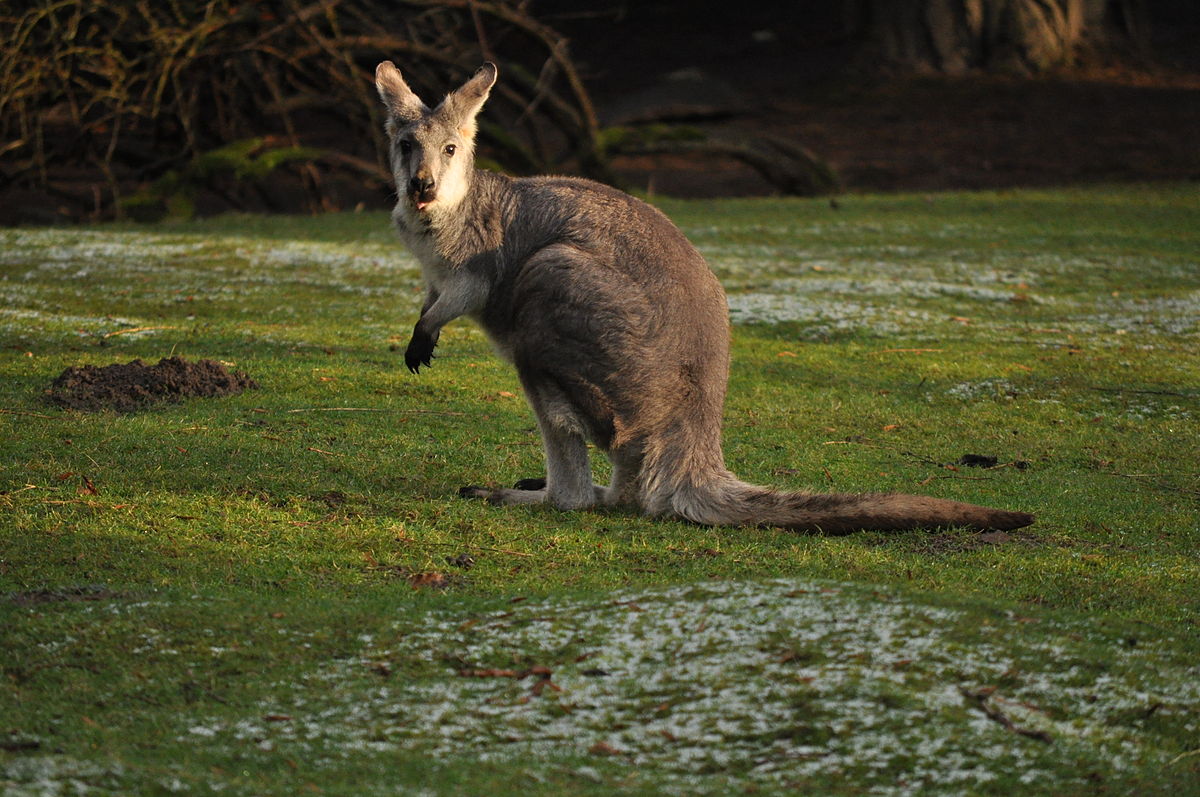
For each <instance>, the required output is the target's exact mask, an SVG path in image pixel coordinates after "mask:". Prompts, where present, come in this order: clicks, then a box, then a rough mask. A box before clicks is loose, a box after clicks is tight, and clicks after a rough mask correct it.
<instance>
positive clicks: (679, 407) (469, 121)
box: [375, 61, 1033, 533]
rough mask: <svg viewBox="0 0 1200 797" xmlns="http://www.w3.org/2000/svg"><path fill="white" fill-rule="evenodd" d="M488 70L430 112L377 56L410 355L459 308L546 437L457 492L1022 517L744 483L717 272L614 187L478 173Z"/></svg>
mask: <svg viewBox="0 0 1200 797" xmlns="http://www.w3.org/2000/svg"><path fill="white" fill-rule="evenodd" d="M495 82H496V67H495V66H494V65H493V64H490V63H488V64H484V65H483V66H482V67H481V68H480V69H479V71H478V72H476V73H475V75H474V76H473V77H472V78H471V79H470V80H468V81H467V82H466V83H465V84H463V85H462V86H461V87H460V88H459V89H457V90H456V91H454V92H453V93H451V94H450V95H449V96H447V97H446V98H445V100H443V101H442V102H441V104H439V105H438V106H437V107H436V108H433V109H432V110H431V109H430V108H429V107H428V106H426V105H425V103H423V102H422V101H421V100H420V98H418V97H417V96H416V95H415V94H414V93H413V92H412V90H411V89H410V88H409V87H408V85H407V84H406V83H405V82H404V79H403V78H402V77H401V76H400V72H399V70H397V69H396V67H395V65H394V64H392V62H390V61H385V62H383V63H382V64H380V65H379V66H378V68H377V69H376V70H375V85H376V88H377V89H378V90H379V96H380V97H381V98H382V99H383V103H384V105H385V106H386V108H387V131H388V136H389V138H390V141H391V161H392V171H393V174H394V176H395V180H396V190H397V193H398V194H399V201H398V202H397V203H396V207H395V210H394V211H393V212H392V220H393V221H394V222H395V225H396V229H397V230H398V231H399V233H400V237H401V238H402V239H403V240H404V241H405V243H406V244H407V245H408V246H409V248H410V249H411V250H412V251H413V253H414V254H415V255H416V257H417V259H418V260H419V261H420V263H421V270H422V272H423V274H424V277H425V282H426V283H427V286H428V294H427V296H426V298H425V303H424V306H423V307H422V308H421V317H420V320H418V321H417V324H416V327H415V328H414V329H413V335H412V340H411V341H410V342H409V344H408V349H407V351H406V352H405V355H404V360H405V363H406V364H407V365H408V368H409V369H410V370H411V371H412V372H413V373H417V372H418V371H419V370H420V368H421V366H422V365H425V366H428V365H429V364H430V360H431V358H432V356H433V350H434V347H435V346H436V345H437V340H438V333H439V332H440V331H441V329H442V327H443V326H445V325H446V324H447V323H448V322H450V321H451V320H453V319H455V318H458V317H459V316H462V315H467V316H470V317H471V318H473V319H475V321H477V322H478V323H479V324H480V326H482V327H483V329H484V331H485V332H486V333H487V335H488V337H489V338H490V339H491V341H492V343H493V344H494V345H495V347H496V349H497V351H499V353H500V354H501V356H503V357H504V358H505V359H507V360H509V361H510V362H512V363H513V365H515V366H516V369H517V373H518V375H519V376H520V378H521V384H522V386H523V387H524V390H525V395H526V397H527V398H528V400H529V403H530V405H531V406H532V407H533V411H534V413H535V414H536V415H537V422H538V429H539V431H540V432H541V436H542V441H543V444H544V446H545V452H546V479H545V481H544V483H543V482H541V480H525V481H523V482H520V483H518V485H517V488H514V489H497V490H491V489H485V488H482V487H468V488H464V489H463V494H464V495H469V496H476V497H480V498H486V499H487V500H489V501H491V502H493V503H499V504H533V503H543V502H546V503H550V504H552V505H554V506H556V507H559V508H561V509H580V508H584V507H589V506H594V505H597V504H620V505H629V506H634V507H638V508H640V509H641V510H642V511H644V512H646V513H648V514H651V515H663V516H671V517H679V518H684V519H686V520H690V521H693V522H696V523H702V524H707V525H754V526H780V527H785V528H790V529H797V530H804V531H820V532H825V533H842V532H849V531H854V530H858V529H881V530H882V529H911V528H925V527H936V526H970V527H974V528H977V529H1014V528H1019V527H1021V526H1026V525H1028V524H1030V523H1032V522H1033V516H1032V515H1028V514H1025V513H1024V512H1008V511H1004V510H998V509H988V508H986V507H980V506H973V505H971V504H963V503H957V502H954V501H944V500H940V499H936V498H927V497H921V496H911V495H895V494H879V493H875V494H863V495H828V494H821V493H803V492H780V491H776V490H770V489H767V488H764V487H756V486H754V485H750V484H746V483H745V482H742V481H739V480H738V479H737V477H735V476H734V475H733V474H732V473H730V472H729V471H728V470H726V468H725V460H724V455H723V454H722V451H721V418H722V410H723V405H724V401H725V385H726V382H727V380H728V372H729V319H728V308H727V305H726V302H725V293H724V291H723V290H722V289H721V286H720V284H719V283H718V282H717V279H716V277H715V276H713V273H712V271H711V270H710V269H709V268H708V265H707V264H706V263H705V262H704V258H703V257H701V255H700V253H699V252H697V251H696V249H695V248H694V247H693V246H692V245H691V243H689V242H688V240H687V238H685V237H684V235H683V233H682V232H680V231H679V229H678V228H677V227H675V225H674V224H672V223H671V221H670V220H668V219H667V217H666V216H664V215H663V214H662V213H661V212H659V211H658V210H656V209H655V208H653V207H651V206H649V205H647V204H646V203H644V202H641V201H640V200H637V199H635V198H633V197H631V196H629V195H627V194H625V193H622V192H621V191H617V190H616V189H613V188H610V187H608V186H605V185H601V184H598V183H594V182H590V181H588V180H580V179H575V178H567V177H528V178H519V179H514V178H510V177H506V176H503V175H499V174H494V173H492V172H486V171H479V170H476V169H475V166H474V143H475V129H476V127H475V117H476V116H477V115H478V113H479V111H480V109H481V108H482V107H483V104H484V102H485V101H486V100H487V97H488V93H489V92H490V91H491V88H492V86H493V84H494V83H495ZM589 439H590V440H592V441H593V442H594V443H595V444H596V445H597V446H599V447H600V448H601V449H602V450H603V451H604V452H605V453H606V454H607V455H608V457H609V459H610V460H611V461H612V466H613V474H612V484H611V485H610V486H608V487H601V486H598V485H594V484H593V483H592V476H591V467H590V465H589V462H588V452H587V441H588V440H589ZM520 488H526V489H520Z"/></svg>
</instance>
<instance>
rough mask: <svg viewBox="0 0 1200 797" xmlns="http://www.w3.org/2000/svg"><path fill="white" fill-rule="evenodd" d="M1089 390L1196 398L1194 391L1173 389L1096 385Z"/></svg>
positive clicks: (1090, 386)
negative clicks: (1180, 391)
mask: <svg viewBox="0 0 1200 797" xmlns="http://www.w3.org/2000/svg"><path fill="white" fill-rule="evenodd" d="M1088 390H1098V391H1100V392H1101V393H1142V394H1148V395H1151V396H1176V397H1178V398H1196V397H1197V396H1196V394H1194V393H1177V392H1175V391H1173V390H1139V389H1137V388H1132V387H1096V386H1093V385H1089V386H1088Z"/></svg>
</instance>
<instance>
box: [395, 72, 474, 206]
mask: <svg viewBox="0 0 1200 797" xmlns="http://www.w3.org/2000/svg"><path fill="white" fill-rule="evenodd" d="M495 82H496V65H495V64H492V63H485V64H484V65H483V66H481V67H479V70H478V71H477V72H476V73H475V75H474V76H473V77H472V78H471V79H470V80H468V81H467V82H466V83H464V84H463V85H462V86H460V87H459V88H458V89H456V90H455V91H453V92H451V93H450V94H449V95H448V96H447V97H446V99H444V100H442V103H441V104H440V105H438V106H437V107H436V108H434V109H433V110H432V111H431V110H429V107H428V106H427V105H425V103H423V102H421V98H420V97H418V96H417V95H416V94H414V93H413V91H412V89H410V88H409V87H408V84H407V83H405V82H404V78H402V77H401V76H400V70H398V69H397V68H396V65H395V64H393V63H392V62H391V61H384V62H383V63H381V64H380V65H379V66H377V67H376V68H375V88H376V89H377V90H378V91H379V97H380V99H382V100H383V104H384V107H385V108H387V123H386V129H387V133H388V138H389V139H390V141H391V161H392V175H393V177H394V178H395V180H396V192H397V193H398V194H400V195H401V197H402V199H401V202H402V203H404V202H407V203H408V204H409V206H410V209H411V210H412V211H413V212H415V213H416V214H417V215H418V216H420V217H424V218H425V219H428V214H431V213H437V212H441V211H446V210H450V209H452V208H454V207H455V206H456V205H458V203H459V202H460V201H462V198H463V197H464V196H466V193H467V189H468V188H469V186H470V181H471V173H472V171H473V169H474V166H475V130H476V126H475V117H476V115H478V113H479V111H480V109H481V108H483V103H484V102H485V101H486V100H487V97H488V92H490V91H491V89H492V86H493V85H494V84H495Z"/></svg>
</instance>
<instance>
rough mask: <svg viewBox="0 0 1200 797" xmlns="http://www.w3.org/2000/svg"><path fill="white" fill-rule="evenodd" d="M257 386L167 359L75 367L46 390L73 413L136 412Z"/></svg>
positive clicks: (211, 365) (218, 370) (205, 366)
mask: <svg viewBox="0 0 1200 797" xmlns="http://www.w3.org/2000/svg"><path fill="white" fill-rule="evenodd" d="M257 387H258V383H257V382H255V381H254V380H253V379H251V378H250V377H249V376H247V375H246V374H244V373H242V372H241V371H230V370H229V369H227V368H226V367H225V366H224V365H221V364H220V363H218V362H216V361H214V360H197V361H196V362H189V361H188V360H185V359H184V358H182V357H164V358H163V359H161V360H159V361H158V365H146V364H145V363H144V362H142V361H141V360H134V361H133V362H131V363H126V364H125V365H121V364H114V365H106V366H104V367H103V368H101V367H98V366H95V365H84V366H72V367H70V368H68V369H66V370H65V371H63V372H62V373H61V374H59V375H58V378H57V379H55V380H54V382H53V384H51V385H50V387H49V389H48V390H46V401H48V402H50V403H51V404H56V405H58V406H60V407H66V408H68V409H73V410H90V411H97V410H116V411H117V412H134V411H136V410H139V409H142V408H144V407H146V406H148V405H150V404H155V403H157V402H160V401H171V402H175V401H182V400H183V399H185V398H189V397H192V396H198V397H202V398H211V397H214V396H231V395H235V394H237V393H241V392H242V391H243V390H246V389H247V388H257Z"/></svg>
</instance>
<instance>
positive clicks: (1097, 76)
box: [0, 0, 1200, 223]
mask: <svg viewBox="0 0 1200 797" xmlns="http://www.w3.org/2000/svg"><path fill="white" fill-rule="evenodd" d="M1198 21H1200V12H1197V10H1196V9H1195V7H1194V6H1193V4H1190V3H1186V2H1182V0H1180V1H1179V2H1170V1H1169V0H853V1H852V2H842V3H838V2H832V0H828V1H818V0H813V1H811V2H776V3H771V2H765V3H758V4H752V5H744V4H721V5H713V6H711V7H704V6H700V5H698V4H695V3H686V2H681V0H675V1H674V2H669V1H665V2H632V1H630V2H617V1H616V0H596V1H595V2H588V3H578V2H567V0H536V1H534V2H509V1H507V0H492V1H489V0H400V1H399V2H393V1H391V0H317V2H312V3H304V2H302V0H262V1H261V2H239V0H208V1H207V2H200V0H174V1H173V2H167V3H162V2H151V1H150V0H133V2H124V3H107V2H105V3H102V2H98V1H97V0H15V1H14V2H10V3H7V4H6V5H5V6H4V10H3V11H0V40H2V41H3V54H2V55H0V222H8V223H12V222H45V221H59V220H64V219H88V218H108V217H113V216H122V215H126V216H132V217H135V218H156V217H161V216H163V215H168V214H171V215H177V216H186V215H191V214H195V213H213V212H219V211H222V210H227V209H267V210H291V211H296V210H300V211H321V210H343V209H351V208H355V207H380V206H383V205H385V204H386V202H387V201H388V194H389V190H390V189H389V186H388V180H389V178H388V172H387V167H386V163H385V160H384V157H383V155H382V152H383V147H382V144H383V139H382V128H381V118H380V115H379V108H378V103H377V102H376V100H375V97H374V90H373V86H372V82H371V77H372V74H373V70H374V66H375V64H376V63H378V61H380V60H382V59H384V58H390V59H392V60H395V61H396V62H397V63H398V64H399V65H400V66H401V68H402V70H403V71H404V73H405V75H406V77H407V78H408V80H409V82H410V83H411V84H412V85H413V86H414V88H416V89H417V91H418V92H419V93H422V94H423V95H424V96H425V97H426V99H427V101H429V102H436V101H437V100H438V98H439V97H440V94H441V93H442V92H444V91H445V90H446V89H448V88H449V87H451V86H452V85H454V84H455V83H457V82H458V81H460V80H462V79H463V78H464V77H466V76H467V75H469V74H470V73H471V72H472V71H473V70H474V69H475V68H476V67H477V66H478V64H479V63H480V62H481V61H482V60H485V59H488V60H494V61H496V62H497V63H498V64H499V65H500V69H501V81H500V84H499V86H498V88H497V90H496V92H495V93H494V95H493V99H492V101H491V102H490V103H489V107H488V112H487V114H485V117H484V119H483V120H482V121H483V127H482V130H481V137H482V142H481V143H482V146H481V162H482V164H483V165H484V166H486V167H489V168H498V169H503V170H506V171H509V172H512V173H516V174H528V173H536V172H570V173H578V174H584V175H587V176H590V177H593V178H596V179H601V180H605V181H608V182H612V183H616V184H619V185H622V186H624V187H632V188H638V189H642V190H646V191H650V192H654V191H662V192H667V193H674V194H681V195H716V194H761V193H792V194H822V193H832V192H835V191H838V190H843V189H846V188H849V189H881V188H882V189H895V188H900V189H903V188H918V189H926V188H930V189H936V188H947V187H976V186H987V185H1005V184H1047V183H1062V182H1073V181H1080V180H1104V179H1195V178H1196V177H1197V176H1200V161H1198V159H1197V156H1196V155H1195V148H1194V147H1193V146H1191V139H1190V134H1188V133H1187V132H1186V131H1187V130H1189V129H1190V130H1195V129H1198V126H1200V107H1198V106H1200V100H1198V97H1200V93H1198V89H1200V77H1198V61H1200V56H1198V55H1197V53H1196V50H1197V49H1198V48H1195V46H1194V41H1195V38H1194V37H1195V34H1196V33H1197V30H1198V29H1200V24H1198Z"/></svg>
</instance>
